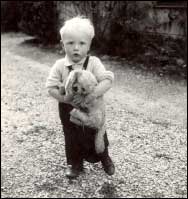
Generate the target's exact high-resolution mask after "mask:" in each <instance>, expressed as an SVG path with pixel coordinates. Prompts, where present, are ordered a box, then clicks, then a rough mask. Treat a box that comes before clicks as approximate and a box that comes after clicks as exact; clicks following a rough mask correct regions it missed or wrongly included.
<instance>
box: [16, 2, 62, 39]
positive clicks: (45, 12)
mask: <svg viewBox="0 0 188 199" xmlns="http://www.w3.org/2000/svg"><path fill="white" fill-rule="evenodd" d="M20 10H21V13H22V17H21V20H20V23H19V27H20V29H21V30H22V31H23V32H25V33H27V34H30V35H33V36H37V37H39V38H40V40H42V41H43V42H44V43H56V42H57V40H58V39H59V38H58V31H57V22H58V13H57V10H56V2H54V1H37V2H35V1H23V2H20Z"/></svg>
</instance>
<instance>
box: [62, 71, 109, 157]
mask: <svg viewBox="0 0 188 199" xmlns="http://www.w3.org/2000/svg"><path fill="white" fill-rule="evenodd" d="M97 84H98V82H97V80H96V78H95V76H94V75H93V74H92V73H91V72H89V71H86V70H73V71H71V72H70V73H69V76H68V78H67V80H66V82H65V87H64V88H61V91H60V92H61V93H62V92H65V95H66V97H67V98H68V99H69V102H70V103H71V104H72V105H73V107H74V109H73V110H72V111H71V112H70V121H71V122H73V123H75V124H77V125H80V126H87V127H90V128H94V129H96V132H97V133H96V135H95V150H96V153H102V152H103V151H104V149H105V146H104V138H103V136H104V134H105V106H104V100H103V97H102V96H101V97H98V98H97V99H95V100H93V101H91V102H90V103H89V104H86V103H85V98H86V96H87V95H88V94H90V93H92V92H93V90H94V88H95V87H96V86H97ZM74 95H79V97H80V98H81V103H80V104H79V105H76V104H73V103H72V100H73V98H74Z"/></svg>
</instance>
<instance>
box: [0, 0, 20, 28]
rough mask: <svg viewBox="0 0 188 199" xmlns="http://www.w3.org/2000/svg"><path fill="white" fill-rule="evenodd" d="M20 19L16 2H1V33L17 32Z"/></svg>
mask: <svg viewBox="0 0 188 199" xmlns="http://www.w3.org/2000/svg"><path fill="white" fill-rule="evenodd" d="M20 17H21V15H20V12H19V7H18V1H1V31H18V29H19V28H18V22H19V21H20Z"/></svg>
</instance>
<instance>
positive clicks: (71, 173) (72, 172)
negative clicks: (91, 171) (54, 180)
mask: <svg viewBox="0 0 188 199" xmlns="http://www.w3.org/2000/svg"><path fill="white" fill-rule="evenodd" d="M82 171H83V166H80V167H73V166H72V165H68V167H67V170H66V176H67V177H68V178H76V177H78V176H79V174H80V172H82Z"/></svg>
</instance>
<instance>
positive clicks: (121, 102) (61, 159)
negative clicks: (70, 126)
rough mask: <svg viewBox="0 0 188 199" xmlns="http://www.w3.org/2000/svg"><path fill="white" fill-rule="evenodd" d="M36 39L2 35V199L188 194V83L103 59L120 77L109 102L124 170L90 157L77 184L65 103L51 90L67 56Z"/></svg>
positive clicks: (114, 145) (113, 146) (113, 148)
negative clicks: (67, 146) (69, 172)
mask: <svg viewBox="0 0 188 199" xmlns="http://www.w3.org/2000/svg"><path fill="white" fill-rule="evenodd" d="M30 39H31V38H30V37H28V36H27V35H24V34H21V33H9V34H1V69H2V72H1V94H2V95H1V125H2V126H1V191H2V192H1V197H2V198H7V197H9V198H17V197H20V198H22V197H25V198H71V197H72V198H92V197H95V198H111V197H115V198H121V197H125V198H149V197H150V198H186V197H187V83H186V81H185V80H178V81H176V80H173V79H169V78H164V77H159V76H156V75H154V74H151V73H146V72H142V71H141V70H137V69H136V68H135V67H134V66H131V67H130V66H129V65H128V64H127V63H126V60H124V61H123V60H120V61H118V60H117V59H114V58H110V57H108V56H103V57H101V59H102V60H103V63H104V64H105V66H106V68H108V69H110V70H111V71H113V72H114V74H115V82H114V85H113V88H112V89H111V90H110V91H108V93H106V96H105V100H106V113H107V130H108V136H109V141H110V146H109V151H110V154H111V157H112V159H113V161H114V163H115V166H116V173H115V174H114V175H113V176H107V175H106V174H105V172H104V171H103V169H102V166H101V164H100V163H95V164H91V163H87V162H85V163H84V167H85V173H83V174H81V175H80V176H79V177H78V179H76V180H72V181H70V180H68V179H67V178H66V177H65V168H66V160H65V152H64V138H63V132H62V130H61V125H60V121H59V118H58V112H57V111H58V110H57V102H56V101H55V100H54V99H52V98H51V97H49V96H48V94H47V92H46V89H45V81H46V78H47V75H48V72H49V70H50V67H51V66H52V64H53V63H54V62H55V60H56V59H58V58H60V57H61V55H59V54H58V53H55V52H54V51H53V49H52V50H48V49H44V48H37V47H36V46H35V45H32V44H31V43H30V42H29V41H30Z"/></svg>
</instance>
